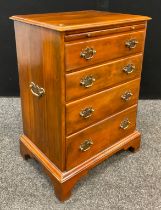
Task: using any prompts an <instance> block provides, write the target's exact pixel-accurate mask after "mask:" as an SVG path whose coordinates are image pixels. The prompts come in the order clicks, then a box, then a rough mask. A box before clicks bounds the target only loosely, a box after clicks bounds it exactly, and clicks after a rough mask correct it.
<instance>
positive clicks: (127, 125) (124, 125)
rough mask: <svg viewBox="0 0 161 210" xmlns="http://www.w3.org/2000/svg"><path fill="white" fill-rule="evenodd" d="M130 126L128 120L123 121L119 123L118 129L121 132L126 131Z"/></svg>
mask: <svg viewBox="0 0 161 210" xmlns="http://www.w3.org/2000/svg"><path fill="white" fill-rule="evenodd" d="M129 125H130V121H129V119H128V118H126V119H124V120H123V121H122V122H121V123H120V128H122V129H123V130H126V129H127V128H128V127H129Z"/></svg>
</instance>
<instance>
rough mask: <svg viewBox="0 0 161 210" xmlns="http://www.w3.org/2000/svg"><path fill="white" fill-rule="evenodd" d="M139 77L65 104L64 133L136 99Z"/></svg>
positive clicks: (98, 119)
mask: <svg viewBox="0 0 161 210" xmlns="http://www.w3.org/2000/svg"><path fill="white" fill-rule="evenodd" d="M139 87H140V78H138V79H135V80H132V81H130V82H127V83H124V84H122V85H118V86H116V87H114V88H111V89H107V90H104V91H102V92H99V93H97V94H94V95H91V96H89V97H86V98H83V99H81V100H77V101H74V102H71V103H68V104H67V105H66V134H67V135H70V134H72V133H74V132H77V131H79V130H81V129H83V128H85V127H87V126H89V125H91V124H93V123H96V122H98V121H100V120H102V119H104V118H106V117H109V116H111V115H113V114H116V113H117V112H119V111H122V110H124V109H126V108H128V107H130V106H132V105H134V104H136V103H137V101H138V96H139Z"/></svg>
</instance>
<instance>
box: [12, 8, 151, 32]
mask: <svg viewBox="0 0 161 210" xmlns="http://www.w3.org/2000/svg"><path fill="white" fill-rule="evenodd" d="M11 19H13V20H18V21H21V22H25V23H29V24H33V25H38V26H42V27H46V28H51V29H54V30H57V31H71V30H79V29H89V28H91V27H100V26H109V25H117V24H123V23H127V24H128V23H130V22H138V21H145V20H149V19H150V18H149V17H146V16H139V15H129V14H119V13H117V14H116V13H109V12H105V11H95V10H86V11H75V12H63V13H48V14H31V15H17V16H13V17H11Z"/></svg>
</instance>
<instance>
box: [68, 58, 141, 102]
mask: <svg viewBox="0 0 161 210" xmlns="http://www.w3.org/2000/svg"><path fill="white" fill-rule="evenodd" d="M141 68H142V54H139V55H134V56H131V57H128V58H124V59H120V60H117V61H113V62H110V63H105V64H101V65H97V66H94V67H91V68H87V69H85V70H82V71H78V72H74V73H69V74H66V101H70V100H73V99H76V98H79V97H82V96H86V95H90V94H91V93H93V92H96V91H100V90H101V89H104V88H109V87H112V86H114V85H118V84H119V83H123V82H127V81H130V80H132V79H135V78H138V77H140V74H141Z"/></svg>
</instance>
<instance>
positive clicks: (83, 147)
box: [11, 11, 150, 201]
mask: <svg viewBox="0 0 161 210" xmlns="http://www.w3.org/2000/svg"><path fill="white" fill-rule="evenodd" d="M11 19H13V20H14V26H15V35H16V47H17V57H18V69H19V84H20V94H21V104H22V118H23V135H22V136H21V137H20V151H21V154H22V156H23V157H24V158H29V157H32V158H35V159H37V160H38V161H39V162H40V163H41V164H42V166H43V168H44V170H45V171H46V172H47V173H48V175H49V176H50V177H51V180H52V183H53V185H54V189H55V194H56V196H57V197H58V198H59V199H60V200H62V201H63V200H65V199H67V198H68V197H69V196H70V194H71V190H72V188H73V186H74V185H75V183H76V182H77V181H78V180H79V179H80V178H81V177H82V176H83V175H85V174H86V173H87V172H88V170H89V169H91V168H92V167H94V166H96V165H97V164H99V163H100V162H102V161H103V160H105V159H106V158H108V157H109V156H111V155H113V154H114V153H116V152H118V151H119V150H127V149H131V150H134V151H135V150H136V149H137V148H138V147H139V146H140V133H139V132H138V131H136V114H137V103H138V97H139V88H140V78H141V68H142V59H143V53H144V42H145V34H146V26H147V20H149V19H150V18H148V17H145V16H137V15H127V14H114V13H108V12H100V11H79V12H66V13H51V14H34V15H18V16H13V17H11Z"/></svg>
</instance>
